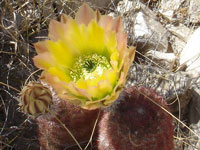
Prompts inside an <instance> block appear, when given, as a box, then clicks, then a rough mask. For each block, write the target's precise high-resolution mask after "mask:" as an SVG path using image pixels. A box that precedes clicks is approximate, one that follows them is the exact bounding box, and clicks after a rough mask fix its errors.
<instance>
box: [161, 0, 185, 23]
mask: <svg viewBox="0 0 200 150" xmlns="http://www.w3.org/2000/svg"><path fill="white" fill-rule="evenodd" d="M182 2H184V0H161V3H160V10H159V12H160V13H161V14H162V15H163V17H165V18H166V19H167V20H169V21H172V18H173V16H174V12H175V11H176V10H178V9H179V7H180V5H181V4H182Z"/></svg>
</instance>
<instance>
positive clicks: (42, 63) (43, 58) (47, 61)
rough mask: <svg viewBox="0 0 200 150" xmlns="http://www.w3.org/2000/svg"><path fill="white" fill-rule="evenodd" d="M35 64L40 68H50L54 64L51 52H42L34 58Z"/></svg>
mask: <svg viewBox="0 0 200 150" xmlns="http://www.w3.org/2000/svg"><path fill="white" fill-rule="evenodd" d="M33 62H34V65H35V66H37V67H38V68H42V69H48V68H50V67H51V66H54V61H53V59H52V58H51V54H50V53H49V52H44V53H41V54H39V55H37V56H35V57H34V58H33Z"/></svg>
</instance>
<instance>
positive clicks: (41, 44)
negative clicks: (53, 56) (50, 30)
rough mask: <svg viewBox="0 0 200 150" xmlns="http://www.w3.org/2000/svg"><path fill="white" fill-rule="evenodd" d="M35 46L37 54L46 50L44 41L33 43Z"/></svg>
mask: <svg viewBox="0 0 200 150" xmlns="http://www.w3.org/2000/svg"><path fill="white" fill-rule="evenodd" d="M33 45H34V47H35V50H36V52H37V53H38V54H40V53H44V52H48V48H47V47H46V41H40V42H37V43H35V44H33Z"/></svg>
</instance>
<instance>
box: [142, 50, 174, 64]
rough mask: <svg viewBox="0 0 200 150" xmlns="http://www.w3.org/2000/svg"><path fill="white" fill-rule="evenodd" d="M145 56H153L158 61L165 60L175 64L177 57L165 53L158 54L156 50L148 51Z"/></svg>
mask: <svg viewBox="0 0 200 150" xmlns="http://www.w3.org/2000/svg"><path fill="white" fill-rule="evenodd" d="M145 55H146V56H151V57H153V58H155V59H158V60H165V61H167V62H169V63H171V62H173V61H174V60H175V59H176V56H175V55H174V53H163V52H158V51H154V50H151V51H148V52H147V53H146V54H145Z"/></svg>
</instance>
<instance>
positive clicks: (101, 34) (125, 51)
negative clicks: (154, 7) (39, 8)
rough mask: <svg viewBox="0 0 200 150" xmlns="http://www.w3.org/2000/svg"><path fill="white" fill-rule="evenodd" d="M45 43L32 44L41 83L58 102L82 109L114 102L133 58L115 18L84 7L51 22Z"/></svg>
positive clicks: (118, 20) (119, 21)
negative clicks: (52, 90) (61, 100)
mask: <svg viewBox="0 0 200 150" xmlns="http://www.w3.org/2000/svg"><path fill="white" fill-rule="evenodd" d="M48 37H49V39H48V40H45V41H40V42H38V43H35V44H34V47H35V49H36V51H37V54H38V55H37V56H35V57H34V59H33V60H34V64H35V66H37V67H38V68H41V69H43V72H42V74H41V80H43V81H44V82H46V83H48V84H49V85H51V86H52V87H53V88H54V90H55V91H56V93H57V95H58V96H59V98H61V99H63V100H69V101H71V102H72V103H73V104H77V105H80V106H81V107H82V108H85V109H96V108H99V107H103V106H109V105H110V104H111V103H112V102H113V101H115V100H116V99H117V97H118V96H119V93H120V92H121V90H122V88H123V85H124V83H125V81H126V76H127V72H128V69H129V67H130V65H131V63H132V61H133V59H134V54H135V48H134V47H130V48H127V35H126V34H125V33H124V31H123V25H122V20H121V18H120V17H117V18H112V17H111V16H106V15H100V13H99V11H96V12H95V11H93V10H92V9H91V8H90V7H89V6H88V5H87V4H83V5H82V6H81V7H80V9H79V10H78V12H77V13H76V15H75V19H73V18H71V17H70V16H67V15H64V14H62V16H61V21H60V22H58V21H56V20H53V19H52V20H51V21H50V25H49V35H48Z"/></svg>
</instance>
